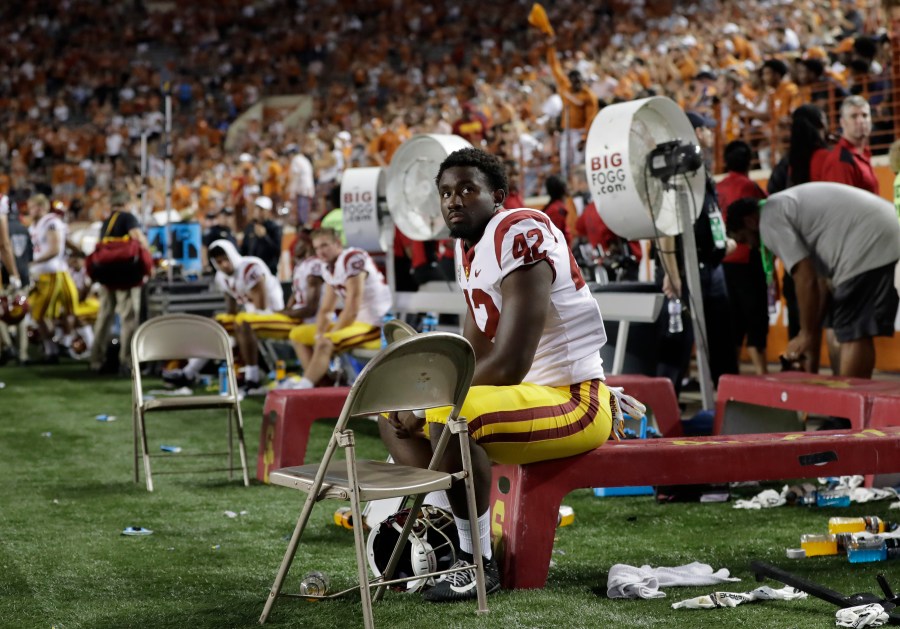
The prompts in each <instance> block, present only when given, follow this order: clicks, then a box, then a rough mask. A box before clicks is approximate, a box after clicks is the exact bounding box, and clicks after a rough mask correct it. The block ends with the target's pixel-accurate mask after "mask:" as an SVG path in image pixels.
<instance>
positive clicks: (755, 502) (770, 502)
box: [734, 489, 787, 509]
mask: <svg viewBox="0 0 900 629" xmlns="http://www.w3.org/2000/svg"><path fill="white" fill-rule="evenodd" d="M784 493H785V492H782V493H780V494H779V493H778V492H777V491H775V490H774V489H765V490H763V491H761V492H759V493H758V494H756V495H755V496H753V498H751V499H750V500H736V501H735V503H734V508H735V509H771V508H772V507H780V506H781V505H783V504H786V503H787V500H786V499H785V497H784Z"/></svg>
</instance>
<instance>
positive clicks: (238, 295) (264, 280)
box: [162, 240, 284, 394]
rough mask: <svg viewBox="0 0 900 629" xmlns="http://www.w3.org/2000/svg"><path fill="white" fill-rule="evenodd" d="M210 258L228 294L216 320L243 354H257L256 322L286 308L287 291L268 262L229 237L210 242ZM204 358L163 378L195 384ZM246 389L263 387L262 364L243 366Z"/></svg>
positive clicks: (219, 280)
mask: <svg viewBox="0 0 900 629" xmlns="http://www.w3.org/2000/svg"><path fill="white" fill-rule="evenodd" d="M209 259H210V262H211V263H212V265H213V267H214V268H215V269H216V277H215V283H216V286H217V287H218V289H219V290H220V291H222V293H223V294H224V295H225V304H226V312H224V313H218V314H216V317H215V318H216V321H218V322H219V323H220V324H221V325H222V327H224V328H225V329H226V330H227V331H228V333H229V334H230V335H232V336H233V337H234V339H235V341H236V343H237V346H238V349H239V350H240V352H241V356H242V357H244V359H245V360H246V357H247V356H254V357H256V356H257V354H256V335H255V334H254V332H253V325H254V324H256V322H257V321H267V320H269V319H270V318H271V315H272V314H273V313H274V312H276V311H279V310H282V309H283V308H284V292H283V291H282V289H281V283H280V282H279V281H278V278H276V277H275V276H274V275H272V273H271V272H270V271H269V268H268V267H267V266H266V264H265V263H264V262H263V261H262V260H261V259H259V258H257V257H255V256H242V255H241V254H239V253H238V250H237V247H235V246H234V244H233V243H232V242H231V241H230V240H216V241H213V242H212V243H210V245H209ZM206 362H207V361H206V360H205V359H199V358H192V359H191V360H189V361H188V364H187V366H186V367H185V368H184V369H174V370H171V371H164V372H163V374H162V376H163V380H165V381H166V382H169V383H170V384H174V385H176V386H185V385H190V384H192V383H193V382H194V381H195V380H196V377H197V374H199V373H200V370H201V369H202V368H203V366H204V365H205V364H206ZM243 388H244V392H245V393H247V394H250V393H251V392H252V393H255V392H256V390H257V389H260V374H259V365H257V364H256V363H255V362H254V363H252V364H251V363H250V362H248V363H247V366H246V367H245V368H244V387H243Z"/></svg>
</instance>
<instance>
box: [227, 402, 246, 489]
mask: <svg viewBox="0 0 900 629" xmlns="http://www.w3.org/2000/svg"><path fill="white" fill-rule="evenodd" d="M240 405H241V403H240V402H237V403H236V405H235V425H236V426H237V438H238V455H239V456H240V458H241V473H242V474H243V475H244V487H249V486H250V472H249V470H248V468H247V446H246V445H244V417H243V416H242V415H241V406H240ZM229 467H231V466H230V465H229Z"/></svg>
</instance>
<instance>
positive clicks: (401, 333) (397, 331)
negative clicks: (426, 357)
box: [384, 319, 417, 345]
mask: <svg viewBox="0 0 900 629" xmlns="http://www.w3.org/2000/svg"><path fill="white" fill-rule="evenodd" d="M416 334H417V332H416V329H415V328H414V327H412V326H411V325H410V324H408V323H406V322H405V321H402V320H400V319H391V320H390V321H388V322H387V323H385V324H384V340H386V341H387V342H388V345H390V344H391V343H396V342H397V341H399V340H401V339H405V338H407V337H410V336H415V335H416Z"/></svg>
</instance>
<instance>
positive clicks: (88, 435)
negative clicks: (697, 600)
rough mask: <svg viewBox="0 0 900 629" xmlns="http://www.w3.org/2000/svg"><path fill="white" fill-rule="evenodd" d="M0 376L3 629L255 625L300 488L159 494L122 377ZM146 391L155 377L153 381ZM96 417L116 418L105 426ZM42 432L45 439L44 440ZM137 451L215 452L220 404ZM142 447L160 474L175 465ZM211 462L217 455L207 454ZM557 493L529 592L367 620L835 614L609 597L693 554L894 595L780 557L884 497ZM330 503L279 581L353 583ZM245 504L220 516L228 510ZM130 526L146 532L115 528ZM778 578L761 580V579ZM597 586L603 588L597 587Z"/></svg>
mask: <svg viewBox="0 0 900 629" xmlns="http://www.w3.org/2000/svg"><path fill="white" fill-rule="evenodd" d="M0 381H5V382H6V388H5V389H2V390H0V477H2V478H3V479H4V482H3V483H2V485H0V505H2V506H0V571H2V573H0V627H11V628H13V627H14V628H29V627H36V628H45V629H49V628H50V627H57V628H59V629H74V628H76V627H84V628H92V629H102V628H109V629H113V628H116V629H118V628H122V627H142V628H143V627H189V628H191V629H203V628H207V627H208V628H210V629H213V628H215V629H220V628H223V627H252V626H255V625H256V622H257V618H258V616H259V613H260V612H261V610H262V606H263V602H264V600H265V598H266V595H267V593H268V589H269V586H270V585H271V582H272V579H273V578H274V575H275V571H276V569H277V567H278V563H279V561H280V559H281V556H282V554H283V552H284V549H285V546H286V538H287V536H288V535H289V534H290V532H291V530H292V528H293V525H294V522H295V519H296V516H297V513H298V510H299V505H300V502H299V499H300V496H301V494H299V493H296V492H292V491H289V490H287V489H283V488H279V487H269V486H265V485H262V484H260V483H257V482H255V481H254V482H253V485H252V486H251V487H250V488H244V487H242V486H240V484H239V483H238V482H237V481H233V482H231V481H229V480H228V478H227V474H226V473H223V472H217V473H212V474H201V475H165V474H158V475H156V474H155V475H154V480H155V482H156V491H155V492H154V493H152V494H150V493H147V491H146V490H145V489H144V485H143V484H142V483H141V484H135V483H133V482H132V480H131V478H132V477H131V474H132V472H131V421H130V415H129V412H130V411H129V408H130V401H131V392H130V382H129V381H127V380H124V379H111V378H99V377H96V376H91V375H89V374H88V373H87V368H86V366H85V365H83V364H74V363H66V364H63V365H62V366H58V367H31V368H2V369H0ZM150 386H155V384H153V383H151V385H150ZM243 409H244V413H245V421H246V433H247V446H248V450H249V452H250V458H251V474H252V473H253V472H254V471H255V462H256V451H257V445H258V442H259V427H260V419H261V409H262V401H261V400H248V401H245V403H244V405H243ZM98 413H107V414H112V415H116V416H118V421H115V422H111V423H102V422H98V421H96V420H95V419H94V417H95V415H97V414H98ZM356 428H357V429H358V430H357V434H358V435H359V444H360V448H359V449H360V451H361V453H362V455H363V456H371V457H378V458H380V457H382V456H383V455H384V452H383V450H382V447H381V445H380V443H379V442H378V440H377V436H376V434H375V432H374V430H373V428H374V426H370V425H368V424H364V423H361V424H358V425H357V426H356ZM44 433H50V436H49V437H48V436H42V435H43V434H44ZM328 433H329V430H328V427H327V425H326V423H325V422H320V423H319V424H317V425H316V426H315V427H314V430H313V435H312V443H311V453H310V454H311V456H312V457H316V456H317V454H319V453H321V451H322V449H323V448H324V444H325V442H326V440H327V437H328ZM149 442H150V444H151V449H153V450H157V451H158V447H159V445H160V444H171V445H179V446H181V447H182V448H183V454H186V453H189V452H193V451H197V450H199V449H202V448H207V449H208V448H210V447H212V448H221V447H222V446H223V445H224V443H225V422H224V419H220V418H219V417H218V416H216V414H212V413H196V414H193V415H185V416H183V417H182V418H172V417H169V416H165V415H162V416H156V417H152V418H151V421H150V423H149ZM168 458H169V459H170V460H160V459H156V460H155V462H154V463H155V464H154V469H155V471H157V472H162V471H164V470H166V469H169V470H171V469H173V468H174V467H175V466H176V465H179V464H185V463H190V464H196V463H201V464H204V463H202V462H201V461H203V462H205V464H206V465H209V463H210V461H209V460H193V461H185V460H184V459H185V457H184V456H181V455H172V456H170V457H168ZM213 462H215V463H218V462H219V461H215V460H214V461H213ZM566 503H567V504H569V505H571V506H573V507H574V509H575V514H576V517H575V523H574V525H572V526H569V527H565V528H563V529H560V530H559V532H558V539H557V543H556V546H555V550H554V555H553V559H554V561H555V563H556V565H555V567H553V568H552V569H551V571H550V578H549V581H548V584H547V587H546V588H545V589H543V590H540V591H517V592H501V593H499V594H497V595H495V596H492V597H490V599H489V605H490V608H491V612H490V614H489V615H488V616H486V617H476V616H475V614H474V606H473V605H470V604H455V605H449V606H434V605H428V604H425V603H424V602H422V601H421V600H419V598H418V597H416V596H415V595H401V594H396V593H392V594H390V595H389V596H388V597H387V599H386V600H385V601H384V602H382V603H380V604H378V605H377V606H376V610H375V618H376V623H377V624H378V625H379V626H381V627H400V626H429V627H492V628H493V627H496V628H501V627H502V628H506V627H602V626H621V627H666V628H669V627H685V628H687V627H690V628H694V627H747V628H751V629H760V628H769V627H774V628H781V627H785V628H787V627H791V628H793V627H797V628H805V627H809V628H819V627H829V626H834V611H835V608H834V607H832V606H831V605H829V604H827V603H824V602H822V601H818V600H815V599H810V600H807V601H795V602H770V603H755V604H750V605H744V606H741V607H738V608H736V609H729V610H710V611H684V610H678V611H675V610H672V609H671V607H670V605H671V603H672V602H675V601H678V600H681V599H684V598H689V597H693V596H698V595H701V594H705V593H707V592H708V591H710V590H712V589H714V588H709V587H691V588H671V589H669V590H668V595H667V597H666V598H664V599H657V600H639V601H621V600H610V599H608V598H606V596H605V590H606V588H605V584H606V575H607V571H608V570H609V568H610V566H611V565H613V564H615V563H625V564H631V565H643V564H650V565H653V566H677V565H681V564H685V563H689V562H691V561H702V562H704V563H709V564H711V565H712V566H713V567H714V568H722V567H726V568H729V569H730V570H731V571H732V573H734V574H735V575H736V576H739V577H741V578H742V579H743V581H742V582H740V583H733V584H728V585H727V586H720V587H719V588H717V589H730V590H733V591H746V590H750V589H753V588H754V587H756V583H755V582H754V580H753V579H752V576H751V575H750V573H749V570H748V564H749V562H750V560H751V559H761V560H767V561H770V562H773V563H776V564H778V565H780V566H782V567H787V568H789V569H792V570H795V571H796V572H798V573H799V574H801V575H803V576H806V577H808V578H812V579H818V580H821V581H822V582H824V583H826V584H828V585H829V586H831V587H833V588H835V589H837V590H840V591H843V592H846V593H851V592H858V591H876V589H877V586H876V583H875V579H874V577H875V575H876V574H877V573H878V572H880V571H886V572H887V574H888V575H889V577H891V576H892V577H893V580H894V585H895V586H896V587H897V588H898V589H900V570H898V568H900V566H894V565H891V564H862V565H852V564H849V563H847V561H846V559H844V558H816V559H809V560H805V561H791V560H787V559H785V555H784V550H785V548H788V547H797V546H798V545H799V536H800V535H801V534H802V533H808V532H819V531H822V530H823V529H824V528H825V526H826V523H827V518H828V517H829V516H830V515H835V514H836V513H839V514H840V515H863V514H875V515H880V516H882V517H885V518H886V519H891V516H892V515H893V514H895V513H896V512H890V511H888V509H887V503H878V504H874V505H869V506H855V507H851V508H849V509H843V510H840V511H839V512H838V511H835V510H814V509H805V508H790V507H784V508H780V509H774V510H767V511H756V512H748V511H737V510H734V509H732V508H731V504H730V503H729V504H711V505H706V504H704V505H701V504H668V505H658V504H656V503H655V502H654V501H653V499H652V498H648V497H641V498H605V499H596V498H594V497H593V495H592V494H591V493H590V492H589V491H579V492H576V493H573V494H572V495H570V496H569V497H568V498H567V499H566ZM338 506H340V504H339V503H330V502H329V503H324V504H321V505H319V506H318V508H317V510H316V511H315V512H314V515H313V518H312V523H311V526H310V528H309V529H308V533H307V535H306V537H305V540H304V541H305V544H303V545H301V548H300V551H299V552H298V556H297V562H296V564H295V566H296V567H295V570H294V571H292V573H291V575H290V576H289V579H288V582H287V589H288V590H292V591H296V590H297V587H298V583H299V579H300V577H301V576H302V573H303V571H304V569H318V570H322V571H324V572H325V573H327V574H328V575H329V576H330V578H331V581H332V584H333V585H334V586H345V585H350V584H351V583H352V582H353V581H354V574H355V572H354V560H353V550H352V546H351V542H352V540H351V533H350V532H349V531H345V530H342V529H338V528H337V527H335V526H334V525H333V524H332V523H331V514H332V513H333V512H334V510H335V509H336V508H337V507H338ZM226 510H230V511H235V512H240V511H247V514H246V515H242V516H240V517H238V518H234V519H231V518H228V517H226V516H225V515H224V513H223V512H224V511H226ZM126 526H143V527H145V528H149V529H152V530H153V531H154V533H153V535H151V536H148V537H125V536H122V535H121V534H120V533H121V531H122V529H124V528H125V527H126ZM770 584H772V585H775V584H774V583H770ZM597 592H601V593H602V594H601V595H598V594H597ZM361 624H362V620H361V608H360V605H359V603H358V602H356V601H354V600H352V599H348V600H341V601H331V602H322V603H307V602H302V601H295V600H282V601H279V603H278V604H276V606H275V609H274V611H273V614H272V616H271V618H270V621H269V625H270V626H272V627H313V628H315V627H323V628H325V627H344V626H346V627H354V626H360V625H361Z"/></svg>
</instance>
